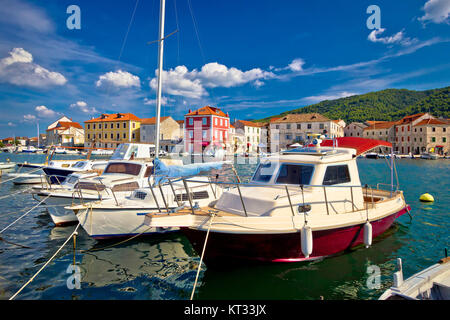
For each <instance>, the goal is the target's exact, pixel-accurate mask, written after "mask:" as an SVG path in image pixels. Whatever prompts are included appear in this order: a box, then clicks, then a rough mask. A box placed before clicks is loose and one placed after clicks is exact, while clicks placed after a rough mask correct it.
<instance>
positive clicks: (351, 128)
mask: <svg viewBox="0 0 450 320" xmlns="http://www.w3.org/2000/svg"><path fill="white" fill-rule="evenodd" d="M367 126H368V125H367V124H365V123H362V122H352V123H350V124H348V125H346V126H345V128H344V137H361V138H363V130H364V128H366V127H367Z"/></svg>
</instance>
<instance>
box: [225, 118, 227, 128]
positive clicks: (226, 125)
mask: <svg viewBox="0 0 450 320" xmlns="http://www.w3.org/2000/svg"><path fill="white" fill-rule="evenodd" d="M225 127H228V120H227V119H225Z"/></svg>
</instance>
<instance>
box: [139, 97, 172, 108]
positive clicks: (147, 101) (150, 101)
mask: <svg viewBox="0 0 450 320" xmlns="http://www.w3.org/2000/svg"><path fill="white" fill-rule="evenodd" d="M174 101H175V100H174V99H170V98H167V97H161V105H163V106H166V105H168V104H169V103H171V102H174ZM144 104H145V105H155V106H156V99H148V98H144Z"/></svg>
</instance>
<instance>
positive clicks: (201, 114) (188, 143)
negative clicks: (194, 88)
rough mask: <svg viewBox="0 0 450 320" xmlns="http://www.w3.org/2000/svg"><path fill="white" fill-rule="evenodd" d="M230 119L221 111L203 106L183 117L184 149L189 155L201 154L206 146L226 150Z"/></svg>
mask: <svg viewBox="0 0 450 320" xmlns="http://www.w3.org/2000/svg"><path fill="white" fill-rule="evenodd" d="M229 130H230V117H229V116H228V113H227V114H225V113H224V112H223V111H222V110H220V109H219V108H215V107H210V106H205V107H203V108H200V109H197V110H195V111H191V109H189V113H188V114H186V115H185V116H184V147H185V150H186V151H187V152H189V153H202V152H203V150H204V149H205V148H206V147H207V146H210V145H211V146H213V145H215V146H220V147H222V148H226V144H227V142H228V133H229Z"/></svg>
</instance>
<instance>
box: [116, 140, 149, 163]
mask: <svg viewBox="0 0 450 320" xmlns="http://www.w3.org/2000/svg"><path fill="white" fill-rule="evenodd" d="M154 149H155V145H154V144H144V143H121V144H120V145H119V146H118V147H117V148H116V150H115V151H114V153H113V155H112V156H111V158H110V159H111V160H135V159H151V158H152V154H154Z"/></svg>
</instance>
